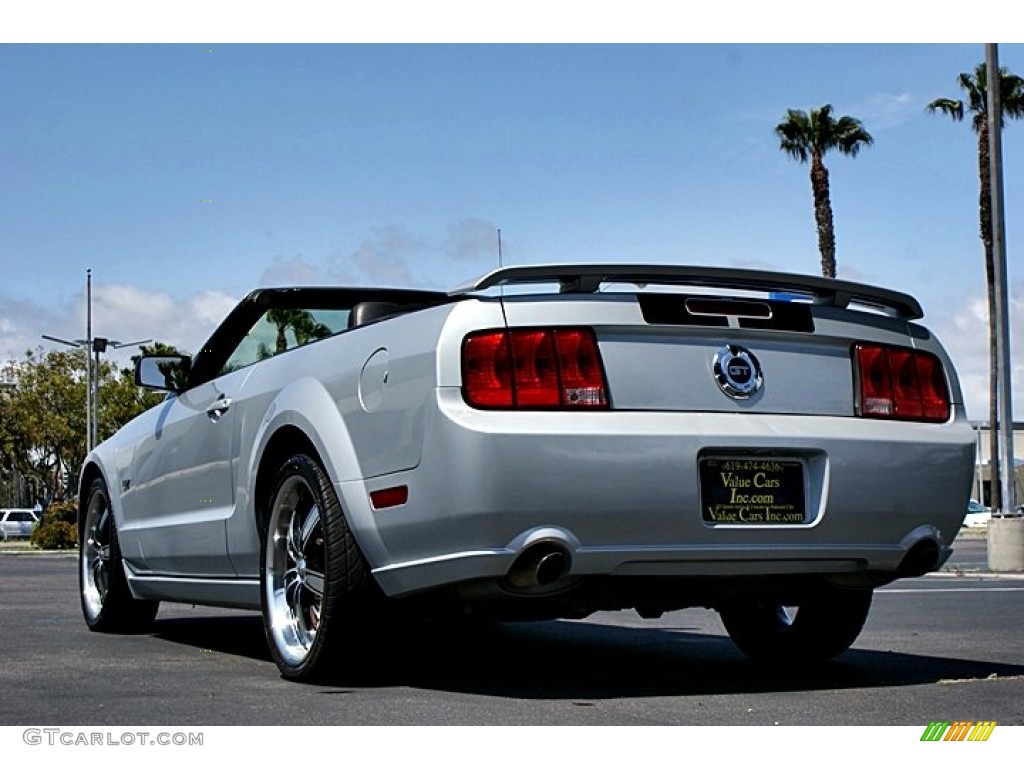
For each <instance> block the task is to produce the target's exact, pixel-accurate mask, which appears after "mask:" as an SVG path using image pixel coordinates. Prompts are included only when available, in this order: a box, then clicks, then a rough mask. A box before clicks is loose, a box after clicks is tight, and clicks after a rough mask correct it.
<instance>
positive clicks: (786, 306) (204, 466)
mask: <svg viewBox="0 0 1024 768" xmlns="http://www.w3.org/2000/svg"><path fill="white" fill-rule="evenodd" d="M921 316H922V310H921V307H920V305H919V304H918V303H917V302H916V301H915V300H914V299H913V298H911V297H909V296H907V295H905V294H902V293H897V292H895V291H890V290H885V289H881V288H876V287H870V286H865V285H860V284H856V283H850V282H844V281H838V280H825V279H821V278H814V277H805V276H798V275H790V274H781V273H772V272H762V271H748V270H735V269H719V268H707V267H684V266H667V265H647V266H644V265H636V264H625V265H614V264H612V265H609V264H582V265H581V264H566V265H546V266H535V267H531V266H516V267H507V268H504V269H499V270H497V271H495V272H492V273H491V274H488V275H486V276H484V277H482V278H480V279H478V280H476V281H473V282H471V283H469V284H467V285H465V286H462V287H460V288H458V289H456V290H454V291H451V292H448V293H445V292H434V291H413V290H397V289H394V290H393V289H363V288H358V289H357V288H267V289H260V290H257V291H254V292H253V293H251V294H250V295H248V296H247V297H246V298H245V299H244V300H242V302H241V303H240V304H239V305H238V306H237V307H236V308H235V309H234V310H233V311H232V312H231V313H230V314H229V315H228V317H227V318H226V319H225V320H224V322H223V323H222V324H221V326H220V327H219V328H217V329H216V330H215V331H214V332H213V335H212V336H211V337H210V339H209V341H208V342H207V343H206V344H205V346H204V347H203V348H202V350H201V351H199V353H198V354H196V355H195V356H194V357H191V358H189V357H184V356H163V357H143V358H141V359H139V360H137V362H136V379H137V383H138V384H140V385H141V386H143V387H149V388H152V389H157V390H165V391H166V392H167V393H168V394H167V397H166V399H165V400H164V401H163V402H162V404H160V405H158V406H157V407H155V408H153V409H152V410H150V411H148V412H146V413H144V414H142V415H141V416H139V417H138V418H136V419H135V420H134V421H132V422H130V423H129V424H127V425H126V426H125V427H124V428H122V429H121V430H120V431H119V432H118V433H117V434H115V435H114V436H113V437H112V438H111V439H109V440H107V441H106V442H104V443H102V444H101V445H99V446H98V447H97V448H96V449H95V450H94V451H93V452H92V453H91V454H90V455H89V456H88V458H87V460H86V462H85V465H84V468H83V471H82V480H81V490H80V513H79V514H80V523H79V530H80V532H81V533H80V536H81V542H80V543H81V549H80V552H81V554H80V558H81V563H80V569H79V570H80V586H81V601H82V608H83V612H84V615H85V620H86V622H87V623H88V625H89V627H90V628H92V629H94V630H99V631H114V632H123V631H127V632H132V631H136V632H137V631H144V630H145V628H146V627H147V626H148V625H149V624H150V622H152V620H153V619H154V617H155V615H156V612H157V607H158V605H159V601H161V600H167V601H175V602H185V603H195V604H203V605H214V606H229V607H237V608H247V609H254V610H261V611H262V613H263V619H264V624H265V628H266V635H267V640H268V644H269V648H270V651H271V655H272V656H273V658H274V660H275V662H276V663H277V665H278V667H279V668H280V670H281V672H282V674H283V675H284V676H285V677H287V678H291V679H295V680H312V679H316V678H319V677H322V676H323V675H324V674H325V673H328V671H329V670H331V669H332V668H333V667H334V666H335V665H336V664H338V663H339V661H340V660H342V659H344V658H346V656H347V654H346V649H347V648H348V647H349V646H350V644H351V643H352V642H354V639H356V638H359V637H360V636H362V635H365V634H367V633H368V632H370V631H371V630H372V629H373V627H374V626H376V623H377V622H378V620H381V617H382V616H391V615H393V614H394V613H395V612H398V613H399V614H401V615H404V612H405V611H406V610H408V611H409V612H410V613H411V614H413V615H420V616H422V615H424V614H426V615H428V616H431V617H437V618H443V617H446V616H452V617H465V616H470V617H480V618H482V619H486V620H521V619H549V618H582V617H584V616H587V615H588V614H590V613H592V612H594V611H599V610H616V609H634V610H636V611H637V613H639V615H640V616H643V617H649V618H656V617H658V616H660V615H661V614H662V613H663V612H665V611H672V610H677V609H682V608H687V607H698V606H702V607H707V608H713V609H715V610H717V611H718V612H719V613H720V615H721V618H722V621H723V624H724V626H725V629H726V631H727V632H728V633H729V635H730V637H731V638H732V639H733V640H734V641H735V643H736V644H737V645H738V646H739V648H740V649H742V650H743V651H744V652H746V653H747V654H748V655H750V656H752V657H754V658H759V659H767V660H790V661H801V662H802V661H805V660H815V659H817V660H821V659H826V658H831V657H833V656H835V655H837V654H839V653H842V652H843V651H845V650H846V649H847V648H849V647H850V645H851V644H852V643H853V642H854V640H855V639H856V638H857V635H858V634H859V632H860V631H861V628H862V627H863V624H864V621H865V619H866V617H867V615H868V611H869V608H870V604H871V596H872V590H873V589H874V588H876V587H878V586H880V585H883V584H886V583H888V582H891V581H892V580H894V579H897V578H901V577H908V576H918V575H920V574H923V573H926V572H928V571H931V570H933V569H936V568H938V567H939V566H941V565H942V564H943V562H944V561H945V560H946V558H947V557H948V556H949V554H950V551H951V549H950V546H951V543H952V541H953V538H954V536H955V535H956V533H957V531H958V530H959V528H960V524H961V521H962V520H963V517H964V510H965V509H966V508H967V502H968V498H969V491H970V485H971V475H972V471H973V459H974V445H975V442H974V435H973V433H972V431H971V429H970V427H969V426H968V424H967V422H966V419H965V415H964V407H963V399H962V396H961V392H960V387H959V384H958V382H957V378H956V375H955V373H954V370H953V367H952V365H951V363H950V361H949V358H948V357H947V355H946V353H945V352H944V351H943V348H942V347H941V346H940V344H939V342H938V341H937V340H936V338H935V337H934V336H933V335H932V334H931V333H930V332H929V331H928V330H927V329H926V328H925V327H924V326H922V325H920V324H919V323H917V322H915V321H917V320H918V319H920V318H921ZM348 658H351V657H350V656H348Z"/></svg>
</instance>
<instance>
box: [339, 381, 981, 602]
mask: <svg viewBox="0 0 1024 768" xmlns="http://www.w3.org/2000/svg"><path fill="white" fill-rule="evenodd" d="M428 422H429V423H428V425H427V436H428V441H427V443H426V444H425V446H424V452H423V460H422V462H421V464H420V465H419V466H418V467H417V468H416V469H414V470H411V471H409V472H403V473H399V474H395V475H389V476H386V477H378V478H374V479H373V480H370V481H366V482H365V483H362V482H361V483H359V484H358V485H359V486H360V487H359V488H356V487H344V485H348V484H344V485H343V487H342V488H341V490H342V491H343V496H344V495H347V494H353V493H361V494H363V498H365V493H366V491H368V490H375V489H378V488H384V487H389V486H391V485H398V484H405V485H408V487H409V500H408V503H407V504H405V505H403V506H400V507H394V508H390V509H385V510H379V511H376V512H373V513H372V525H373V527H374V529H375V530H374V532H373V538H374V540H375V541H376V542H379V546H378V547H377V549H376V551H375V552H374V556H372V557H371V558H370V559H371V564H372V566H373V572H374V574H375V576H376V578H377V580H378V582H379V583H380V585H381V587H382V588H383V589H384V591H385V592H386V593H388V594H391V595H399V594H405V593H409V592H414V591H419V590H423V589H429V588H432V587H437V586H442V585H447V584H453V583H457V582H462V581H469V580H475V579H501V578H503V577H505V576H506V575H507V574H508V572H509V569H510V568H512V565H513V563H514V562H515V561H516V558H517V557H519V556H520V555H521V553H523V552H524V551H525V550H526V549H528V548H530V547H531V546H532V545H534V544H537V543H539V542H554V543H556V544H557V545H558V546H559V547H561V548H563V549H564V550H565V552H566V553H567V554H568V559H569V566H568V572H567V575H568V576H569V577H572V576H599V575H608V576H682V577H688V576H692V577H728V576H759V575H764V576H769V575H782V574H785V575H800V574H807V575H812V574H816V575H823V576H841V577H844V578H846V577H850V576H856V575H873V576H875V577H878V578H879V579H882V580H884V579H886V578H893V577H895V576H898V575H901V573H900V570H899V569H900V565H901V563H903V562H904V560H905V558H906V557H907V554H908V553H909V552H910V551H911V549H912V548H914V547H915V545H919V544H920V543H921V542H930V543H931V545H933V546H934V550H935V552H934V557H933V558H931V559H934V561H935V565H934V566H933V567H937V566H938V565H941V563H942V562H944V561H945V559H946V558H947V557H948V555H949V552H950V549H949V545H950V543H951V542H952V540H953V538H954V536H955V535H956V533H957V531H958V530H959V527H960V523H961V521H962V519H963V516H964V512H965V510H966V506H967V501H968V496H969V488H970V483H971V477H972V473H973V462H974V446H975V442H974V435H973V432H972V431H971V429H970V427H969V426H968V425H967V424H966V422H964V421H962V419H961V420H958V421H955V422H953V423H950V424H943V425H933V424H913V423H895V422H881V421H869V420H863V419H852V418H837V417H821V416H816V417H810V416H778V415H763V414H751V413H740V414H724V413H723V414H714V413H711V414H709V413H667V412H659V413H649V412H644V413H641V412H616V411H610V412H600V413H562V412H554V413H524V412H519V413H499V412H485V411H476V410H473V409H470V408H468V407H467V406H465V405H464V403H463V402H462V399H461V397H460V396H459V393H458V390H457V389H446V388H442V389H440V390H438V400H437V408H436V410H434V411H433V412H432V415H431V418H430V419H429V420H428ZM708 452H712V453H715V454H718V455H738V456H743V455H750V454H751V453H756V454H757V455H764V456H772V457H782V458H796V459H798V460H800V461H802V462H804V465H805V473H804V476H805V487H806V504H807V507H808V522H806V523H801V524H795V525H793V524H765V523H759V524H756V525H744V524H731V525H715V524H709V523H707V522H705V521H704V520H703V519H702V517H701V511H700V509H701V504H700V487H699V476H698V469H697V463H698V457H700V456H701V455H705V454H706V453H708Z"/></svg>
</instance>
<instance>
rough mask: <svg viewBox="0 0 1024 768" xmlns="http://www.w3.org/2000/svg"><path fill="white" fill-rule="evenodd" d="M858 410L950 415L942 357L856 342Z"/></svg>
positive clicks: (900, 415)
mask: <svg viewBox="0 0 1024 768" xmlns="http://www.w3.org/2000/svg"><path fill="white" fill-rule="evenodd" d="M853 349H854V358H855V359H856V363H857V381H858V382H859V393H858V396H859V400H858V403H857V412H858V414H859V415H860V416H864V417H866V418H870V419H902V420H905V421H935V422H942V421H947V420H948V419H949V412H950V401H949V389H948V388H947V386H946V375H945V371H944V370H943V368H942V361H941V360H939V358H937V357H936V356H935V355H933V354H931V353H930V352H922V351H920V350H916V349H909V348H906V347H889V346H883V345H881V344H855V345H854V348H853Z"/></svg>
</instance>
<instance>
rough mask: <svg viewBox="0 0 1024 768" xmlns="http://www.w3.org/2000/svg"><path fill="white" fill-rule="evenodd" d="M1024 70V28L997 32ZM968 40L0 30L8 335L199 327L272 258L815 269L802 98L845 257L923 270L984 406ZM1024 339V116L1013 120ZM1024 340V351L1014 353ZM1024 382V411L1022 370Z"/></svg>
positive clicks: (865, 265)
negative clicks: (313, 39) (395, 41)
mask: <svg viewBox="0 0 1024 768" xmlns="http://www.w3.org/2000/svg"><path fill="white" fill-rule="evenodd" d="M999 53H1000V61H1001V64H1003V65H1004V66H1007V67H1009V68H1010V69H1011V70H1012V71H1014V72H1015V73H1018V74H1024V45H1019V44H1004V45H1001V46H1000V49H999ZM983 57H984V50H983V46H982V45H980V44H971V45H961V44H956V45H948V44H944V45H935V44H923V43H921V44H909V45H895V44H885V45H859V44H842V45H817V44H812V45H794V44H783V45H777V44H756V45H743V44H672V45H650V44H642V45H550V46H549V45H543V46H542V45H352V44H344V45H341V44H335V45H283V44H278V45H255V44H218V43H215V42H214V43H189V44H180V45H152V44H137V45H67V44H47V45H32V44H4V45H0V109H2V110H3V117H2V119H0V264H2V265H3V268H4V272H5V280H4V281H3V283H2V285H0V359H6V358H8V357H11V356H20V355H21V354H22V353H23V351H24V350H25V349H26V348H27V347H28V346H33V347H34V346H36V344H37V343H41V340H40V339H39V336H40V334H42V333H50V334H56V335H63V336H65V337H75V336H81V335H82V334H83V323H84V315H83V309H82V306H83V297H82V294H83V288H84V275H85V269H86V268H87V267H91V268H92V270H93V275H94V294H95V296H94V312H95V313H96V329H95V330H96V332H97V333H98V334H100V335H106V336H111V337H114V338H120V339H122V340H127V339H129V338H130V339H135V338H146V337H155V338H159V339H161V340H165V341H169V342H172V343H175V344H178V345H179V346H182V347H183V348H187V349H194V348H196V347H197V346H198V345H199V344H200V343H201V342H202V340H203V338H204V337H205V334H206V333H207V332H208V331H209V330H210V329H211V328H212V326H213V325H214V324H215V323H216V322H217V321H218V320H219V319H220V317H222V316H223V314H224V313H226V311H227V310H228V309H229V308H230V306H231V305H232V304H233V303H234V301H235V300H237V298H239V297H241V296H242V295H243V294H244V293H246V292H247V291H248V290H250V289H252V288H253V287H256V286H258V285H264V284H285V283H311V282H312V283H323V282H328V283H350V284H382V283H383V284H391V285H407V284H409V285H417V286H428V287H448V286H452V285H454V284H456V283H459V282H462V281H463V280H465V279H466V278H469V277H471V276H473V275H475V274H478V273H482V272H485V271H487V270H488V269H490V268H492V267H493V266H495V261H496V247H495V240H496V238H495V235H494V232H495V229H496V228H498V227H500V228H501V230H502V239H503V245H504V255H505V261H506V263H536V262H547V261H558V260H568V261H591V260H593V261H619V260H623V261H645V262H676V263H696V264H713V265H738V266H753V267H764V268H770V269H777V270H783V271H791V272H806V273H811V274H814V273H816V272H817V271H818V269H819V265H818V264H819V262H818V251H817V243H816V234H815V229H814V222H813V217H812V208H811V193H810V185H809V181H808V169H807V167H806V166H801V165H799V164H798V163H795V162H793V161H792V160H790V159H788V158H787V157H786V156H785V155H783V154H782V153H781V152H780V151H779V149H778V142H777V140H776V139H775V137H774V135H773V128H774V126H775V125H776V124H777V123H778V122H779V120H780V119H781V118H782V117H783V116H784V114H785V111H786V109H787V108H790V107H792V108H800V109H808V108H812V107H819V106H821V105H822V104H825V103H831V104H832V105H833V106H834V108H835V110H836V112H837V113H839V114H850V115H853V116H855V117H858V118H860V119H861V120H863V122H864V125H865V127H866V128H867V130H868V131H870V132H871V134H872V135H873V136H874V138H875V145H874V146H872V147H869V148H866V149H865V150H864V151H863V152H862V153H861V154H860V155H859V156H858V157H857V158H854V159H851V158H847V157H842V156H829V157H828V158H827V159H826V164H827V165H828V167H829V169H830V172H831V181H832V203H833V209H834V213H835V221H836V236H837V258H838V264H839V274H840V277H845V278H847V279H854V280H862V281H866V282H872V283H879V284H882V285H886V286H888V287H892V288H896V289H899V290H904V291H907V292H910V293H913V294H914V295H916V296H918V297H919V298H920V299H921V301H922V303H923V305H924V307H925V311H926V313H927V318H926V322H927V324H928V325H929V326H931V327H932V328H934V329H935V330H936V331H937V332H938V333H939V335H940V338H942V339H943V341H944V342H945V343H946V345H947V346H948V347H949V348H950V350H951V352H952V353H953V355H954V359H955V361H956V363H957V365H958V368H959V369H960V373H961V376H962V378H963V380H964V384H965V388H966V389H967V391H968V403H969V415H970V416H971V417H972V418H984V416H985V410H984V402H985V399H984V394H985V382H986V366H985V360H986V353H985V338H986V336H985V325H984V322H985V320H984V270H983V260H982V248H981V241H980V239H979V238H978V234H977V231H978V224H977V216H978V214H977V194H978V176H977V155H976V140H975V136H974V134H973V133H972V132H971V130H970V128H969V125H968V124H967V123H960V124H956V123H953V122H952V121H951V120H949V119H948V118H945V117H941V116H936V115H929V114H927V113H926V112H925V105H926V104H927V102H928V101H930V100H931V99H933V98H936V97H938V96H950V97H957V96H959V95H960V94H959V93H958V89H957V83H956V77H957V74H958V73H959V72H963V71H971V70H973V68H974V66H975V65H976V64H977V63H979V62H980V61H981V60H982V59H983ZM1004 156H1005V163H1006V165H1005V197H1006V214H1007V242H1008V245H1009V253H1010V277H1011V284H1012V294H1013V297H1014V299H1015V308H1014V333H1015V335H1014V343H1015V346H1016V348H1017V349H1020V348H1021V347H1020V345H1021V344H1024V336H1022V333H1024V283H1022V281H1024V267H1022V261H1021V258H1020V254H1021V252H1022V248H1024V227H1022V224H1021V212H1022V211H1024V121H1020V122H1016V123H1010V124H1009V125H1008V128H1007V130H1006V131H1005V133H1004ZM1015 358H1017V359H1022V358H1024V353H1019V354H1018V355H1015ZM1016 375H1017V376H1018V378H1017V379H1016V383H1015V397H1016V399H1017V407H1016V408H1015V410H1016V412H1017V414H1018V418H1020V417H1021V415H1022V414H1024V409H1022V407H1021V406H1022V405H1024V403H1022V402H1021V401H1022V400H1024V392H1021V385H1020V382H1021V381H1024V370H1020V371H1017V372H1016Z"/></svg>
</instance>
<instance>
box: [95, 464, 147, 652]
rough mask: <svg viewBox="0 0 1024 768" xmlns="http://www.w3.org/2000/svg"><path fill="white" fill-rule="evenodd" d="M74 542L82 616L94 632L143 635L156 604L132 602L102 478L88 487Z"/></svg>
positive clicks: (140, 601)
mask: <svg viewBox="0 0 1024 768" xmlns="http://www.w3.org/2000/svg"><path fill="white" fill-rule="evenodd" d="M81 519H82V530H81V531H80V532H79V541H78V586H79V593H80V594H81V597H82V614H83V615H84V616H85V623H86V624H88V625H89V629H91V630H93V631H95V632H125V633H129V632H145V631H146V630H147V629H148V628H149V626H150V624H152V623H153V619H154V618H155V617H156V612H157V609H159V607H160V603H159V601H157V600H136V599H135V598H134V597H132V593H131V590H130V589H129V588H128V578H127V577H126V576H125V573H124V561H123V560H122V559H121V546H120V544H119V543H118V539H117V526H116V525H115V524H114V513H113V510H111V508H110V494H109V493H108V492H107V484H106V483H105V482H103V479H102V478H96V479H95V480H93V482H92V485H91V486H90V487H89V495H88V497H87V501H86V506H85V514H84V515H82V518H81Z"/></svg>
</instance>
